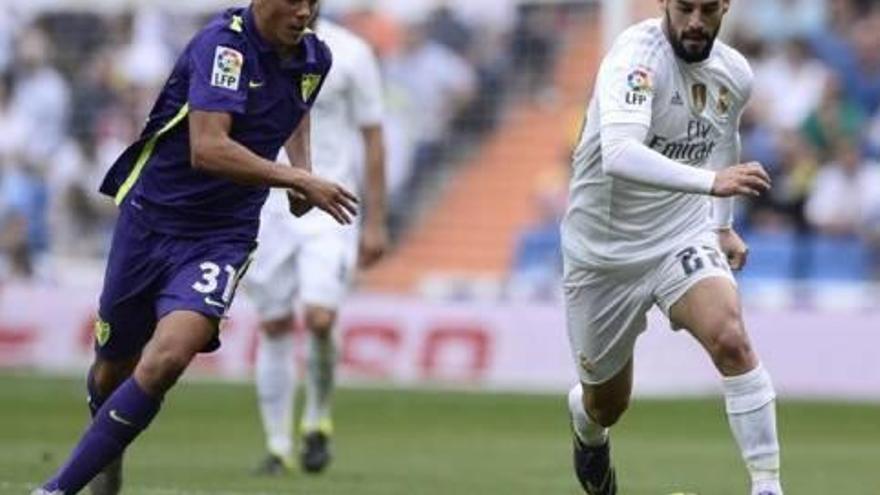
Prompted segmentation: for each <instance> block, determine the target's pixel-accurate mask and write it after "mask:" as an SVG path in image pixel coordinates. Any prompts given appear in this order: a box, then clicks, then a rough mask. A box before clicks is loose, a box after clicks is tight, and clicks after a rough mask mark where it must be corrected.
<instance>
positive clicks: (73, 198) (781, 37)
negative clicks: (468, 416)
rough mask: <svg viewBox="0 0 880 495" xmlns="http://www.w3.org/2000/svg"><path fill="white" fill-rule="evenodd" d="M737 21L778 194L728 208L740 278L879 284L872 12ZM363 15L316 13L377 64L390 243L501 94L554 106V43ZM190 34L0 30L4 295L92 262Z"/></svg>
mask: <svg viewBox="0 0 880 495" xmlns="http://www.w3.org/2000/svg"><path fill="white" fill-rule="evenodd" d="M736 3H737V8H736V10H735V12H734V13H733V14H732V16H731V17H732V18H731V19H730V20H729V21H730V23H729V24H730V25H729V26H728V27H729V29H728V32H727V33H726V35H727V37H728V38H729V39H730V40H731V41H732V43H733V44H734V45H735V46H737V47H738V48H740V49H741V50H742V51H743V52H744V53H745V54H746V55H747V56H748V58H749V59H750V61H751V63H752V67H753V69H754V72H755V85H754V94H753V100H752V104H751V106H750V108H749V110H748V111H747V114H746V115H745V117H744V120H743V123H742V125H743V150H744V159H745V160H757V161H760V162H762V163H763V164H764V165H765V166H766V167H767V168H768V169H769V170H770V172H771V175H772V176H773V178H774V185H775V187H774V190H773V192H772V193H771V194H770V195H768V196H767V197H764V198H761V199H759V200H757V201H749V202H746V201H741V202H740V211H739V212H738V215H737V224H738V226H739V228H740V229H741V230H742V231H743V232H745V233H746V234H747V237H748V239H749V241H750V244H751V246H752V253H753V259H752V263H753V264H752V267H751V268H750V270H749V271H748V272H749V276H753V277H757V278H779V279H793V280H799V279H807V280H822V279H826V278H827V279H833V280H849V281H856V282H859V281H868V280H871V279H875V278H876V277H877V276H878V273H880V269H878V267H880V262H878V259H880V255H878V252H880V164H878V160H880V5H874V2H871V1H866V0H772V1H770V0H738V1H737V2H736ZM363 5H364V6H363V7H360V8H353V9H347V10H345V11H341V12H338V11H331V12H327V14H328V15H331V16H332V17H334V18H336V20H338V21H340V22H342V23H343V24H345V25H347V26H349V27H351V28H352V29H353V30H355V31H356V32H358V33H360V34H361V35H363V36H364V37H365V38H367V40H368V41H370V43H372V45H373V46H374V48H375V49H376V52H377V53H378V55H379V56H380V59H381V61H382V65H383V70H384V73H385V78H386V95H387V108H388V120H387V122H386V125H387V126H386V133H387V140H388V148H389V164H388V166H389V169H388V176H389V178H388V181H389V190H390V192H391V197H392V204H391V216H392V222H393V228H394V231H395V232H396V233H398V234H399V233H400V232H403V231H405V229H406V228H407V226H408V223H409V222H411V221H412V220H413V219H414V218H418V215H416V214H413V212H414V211H418V208H419V207H420V206H423V205H425V204H429V201H427V200H426V198H427V199H430V198H431V196H432V194H433V192H434V191H435V190H436V184H437V181H440V180H444V179H447V178H448V177H449V176H450V174H451V173H453V171H454V168H453V167H449V166H448V164H454V163H456V162H457V161H458V159H459V158H460V157H461V155H462V154H463V153H466V152H467V150H468V149H470V148H472V147H474V146H475V145H477V144H479V143H480V140H481V139H482V138H483V137H485V136H486V135H487V134H488V133H489V132H490V131H491V130H492V129H493V127H494V126H495V124H496V122H497V121H498V119H499V118H500V116H501V115H503V111H504V108H505V105H506V103H507V102H508V101H510V100H511V98H510V97H509V96H510V95H533V96H534V97H535V98H537V99H539V100H540V99H542V98H547V99H552V98H553V95H552V92H553V91H552V87H550V86H549V85H547V84H545V83H546V79H547V75H548V74H550V73H552V66H553V61H554V53H555V52H556V48H557V46H558V44H559V43H560V41H561V35H560V31H559V30H557V29H555V25H554V22H557V19H556V18H555V17H554V16H553V11H552V10H547V9H541V8H520V9H518V10H517V12H516V13H514V14H513V15H512V18H513V19H515V21H514V22H512V23H508V24H506V25H504V24H498V25H484V24H482V22H483V21H482V20H478V21H475V20H474V19H473V18H469V17H468V16H467V15H463V14H462V13H461V12H459V11H457V10H456V9H455V8H452V7H442V6H441V7H437V8H436V9H434V10H433V11H431V12H430V13H429V14H428V15H427V16H425V17H423V18H420V19H419V20H418V21H417V22H412V21H403V20H401V19H399V18H395V17H393V16H390V15H387V14H386V13H383V12H382V11H380V10H375V9H372V8H370V7H368V5H369V3H363ZM206 14H208V13H206ZM205 19H206V18H205V16H204V15H195V14H183V13H180V12H173V13H171V12H166V11H161V10H157V9H150V8H139V9H136V10H134V11H124V12H112V13H107V12H101V11H89V10H85V11H84V10H81V9H80V10H76V11H59V10H57V9H56V10H47V11H42V12H39V13H38V14H36V15H34V14H29V15H23V14H19V15H15V9H11V11H10V13H9V15H5V16H2V17H0V254H2V256H0V279H2V278H10V277H16V278H38V279H45V280H50V279H51V278H52V276H53V272H54V267H55V266H57V265H58V263H59V261H58V260H67V259H70V258H75V259H84V260H88V259H91V260H100V259H101V258H102V256H103V255H104V254H105V250H106V247H107V246H108V244H109V235H110V233H111V231H112V225H113V222H114V215H115V207H114V206H113V205H112V202H110V201H107V200H106V199H105V198H103V197H100V196H99V195H97V194H96V192H95V191H96V187H97V184H98V182H99V180H100V178H101V177H102V175H103V173H104V171H105V170H106V169H107V167H108V166H109V164H110V163H111V161H112V160H113V159H114V158H115V156H116V155H117V153H118V152H120V151H121V150H122V148H123V147H124V146H125V145H126V144H127V143H129V142H130V141H131V140H132V139H133V138H134V137H135V136H136V134H137V133H138V132H139V131H140V127H141V125H142V122H143V119H144V117H145V116H146V115H147V114H148V112H149V105H150V104H151V101H152V97H153V95H154V94H155V93H156V91H157V88H158V87H160V86H161V84H162V83H163V82H164V78H165V77H166V75H167V73H168V71H169V69H170V64H171V63H172V62H173V60H174V57H175V54H176V53H178V52H179V51H180V50H181V49H182V47H183V44H184V43H185V42H186V40H187V39H188V37H189V36H190V34H191V33H193V32H194V31H195V30H196V29H197V28H198V26H200V25H201V24H202V23H203V22H204V21H205ZM587 84H588V82H587V81H584V86H585V87H586V85H587ZM450 143H455V145H454V146H451V145H450ZM560 161H561V163H562V164H564V165H565V167H567V166H568V163H567V158H561V159H560ZM442 164H447V166H442ZM565 175H566V172H565V168H564V167H560V172H559V174H558V175H553V176H550V177H547V180H545V181H544V180H542V181H539V183H538V184H536V190H537V191H538V192H537V194H536V197H537V200H536V206H535V208H537V209H539V210H540V212H541V213H540V214H539V215H538V217H540V219H541V221H540V222H539V224H537V225H535V226H534V227H532V228H530V229H528V230H527V231H526V232H525V233H524V234H523V235H522V236H521V238H520V241H519V245H518V246H517V248H516V254H515V256H514V261H513V263H512V267H511V271H512V279H519V280H521V281H525V282H526V283H532V281H538V280H541V279H543V280H545V281H546V280H551V279H552V280H558V279H557V278H556V277H557V273H558V269H559V261H558V260H559V257H558V255H557V251H558V234H557V224H558V220H559V217H560V215H561V214H562V213H563V212H564V206H565V194H566V186H567V182H566V177H565Z"/></svg>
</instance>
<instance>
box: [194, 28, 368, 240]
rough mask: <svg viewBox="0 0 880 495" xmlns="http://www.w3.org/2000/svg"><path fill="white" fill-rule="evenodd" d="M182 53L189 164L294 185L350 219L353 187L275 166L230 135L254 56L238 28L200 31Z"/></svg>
mask: <svg viewBox="0 0 880 495" xmlns="http://www.w3.org/2000/svg"><path fill="white" fill-rule="evenodd" d="M185 56H186V57H187V58H186V63H187V66H188V69H189V91H188V95H187V97H188V100H189V107H190V109H191V111H190V113H189V133H190V162H191V164H192V166H193V168H196V169H198V170H201V171H203V172H205V173H208V174H211V175H215V176H219V177H223V178H225V179H229V180H231V181H233V182H236V183H239V184H244V185H252V186H268V187H278V188H285V189H292V190H294V191H296V192H297V193H299V194H302V195H303V196H305V197H306V198H307V199H308V200H309V201H310V202H311V203H312V204H314V205H315V206H317V207H318V208H321V209H322V210H324V211H326V212H327V213H329V214H330V215H331V216H332V217H333V218H335V219H336V221H337V222H339V223H342V224H349V223H351V218H352V216H353V215H354V214H355V211H356V210H355V205H356V204H357V199H356V198H355V196H354V195H353V194H352V193H351V192H349V191H347V190H345V189H344V188H343V187H341V186H339V185H337V184H334V183H331V182H327V181H325V180H322V179H320V178H318V177H316V176H313V175H312V174H310V173H309V172H308V171H307V170H302V169H300V168H295V167H277V166H275V164H274V163H273V162H271V161H269V160H266V159H265V158H262V157H261V156H259V155H257V154H256V153H254V152H252V151H251V150H249V149H248V148H247V147H245V146H244V145H242V144H241V143H239V142H237V141H235V140H234V139H232V137H231V136H230V131H231V129H232V121H233V115H244V114H245V113H246V109H247V98H248V83H247V81H248V79H249V70H250V67H251V64H253V63H255V60H254V59H255V58H256V54H255V53H253V51H252V48H250V46H249V45H248V44H247V43H245V42H244V41H243V38H241V37H240V34H239V33H238V31H237V30H235V29H226V30H207V31H203V32H201V33H200V34H199V35H197V36H196V38H195V39H193V42H192V43H191V45H190V46H189V47H188V48H187V53H186V55H185Z"/></svg>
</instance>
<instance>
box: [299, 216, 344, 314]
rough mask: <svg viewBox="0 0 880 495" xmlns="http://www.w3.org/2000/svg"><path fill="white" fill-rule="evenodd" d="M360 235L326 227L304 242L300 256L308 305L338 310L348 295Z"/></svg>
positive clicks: (303, 292)
mask: <svg viewBox="0 0 880 495" xmlns="http://www.w3.org/2000/svg"><path fill="white" fill-rule="evenodd" d="M356 241H357V238H356V237H354V236H352V235H351V234H350V233H349V232H346V231H339V230H333V231H327V232H324V233H322V234H320V235H316V236H315V237H313V238H310V239H308V240H307V241H306V242H304V243H303V246H302V251H301V253H300V258H299V266H300V275H301V276H300V294H299V299H300V301H301V302H302V304H303V306H305V307H315V308H323V309H324V310H336V309H337V308H338V307H339V305H340V304H341V303H342V301H343V299H345V297H346V296H347V295H348V293H349V291H350V289H351V284H352V282H353V279H354V276H355V268H356V266H357V243H356Z"/></svg>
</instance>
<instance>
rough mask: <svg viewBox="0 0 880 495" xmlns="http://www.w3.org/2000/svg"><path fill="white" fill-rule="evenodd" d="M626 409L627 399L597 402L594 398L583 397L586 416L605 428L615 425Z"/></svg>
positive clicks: (627, 405)
mask: <svg viewBox="0 0 880 495" xmlns="http://www.w3.org/2000/svg"><path fill="white" fill-rule="evenodd" d="M628 407H629V398H619V399H615V400H604V401H597V400H595V399H594V398H591V397H588V396H586V395H585V396H584V410H585V411H586V412H587V415H589V416H590V419H592V420H593V421H595V422H596V423H598V424H599V425H601V426H603V427H605V428H610V427H612V426H614V425H615V424H617V422H618V421H619V420H620V417H621V416H623V413H624V412H626V409H627V408H628Z"/></svg>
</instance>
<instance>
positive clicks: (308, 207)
mask: <svg viewBox="0 0 880 495" xmlns="http://www.w3.org/2000/svg"><path fill="white" fill-rule="evenodd" d="M287 206H288V207H289V208H290V213H291V214H292V215H293V216H295V217H297V218H298V217H301V216H303V215H305V214H306V213H308V212H310V211H312V208H314V207H315V205H313V204H312V203H309V200H308V199H306V197H305V196H304V195H303V194H302V193H300V192H297V191H293V190H291V189H288V190H287Z"/></svg>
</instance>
